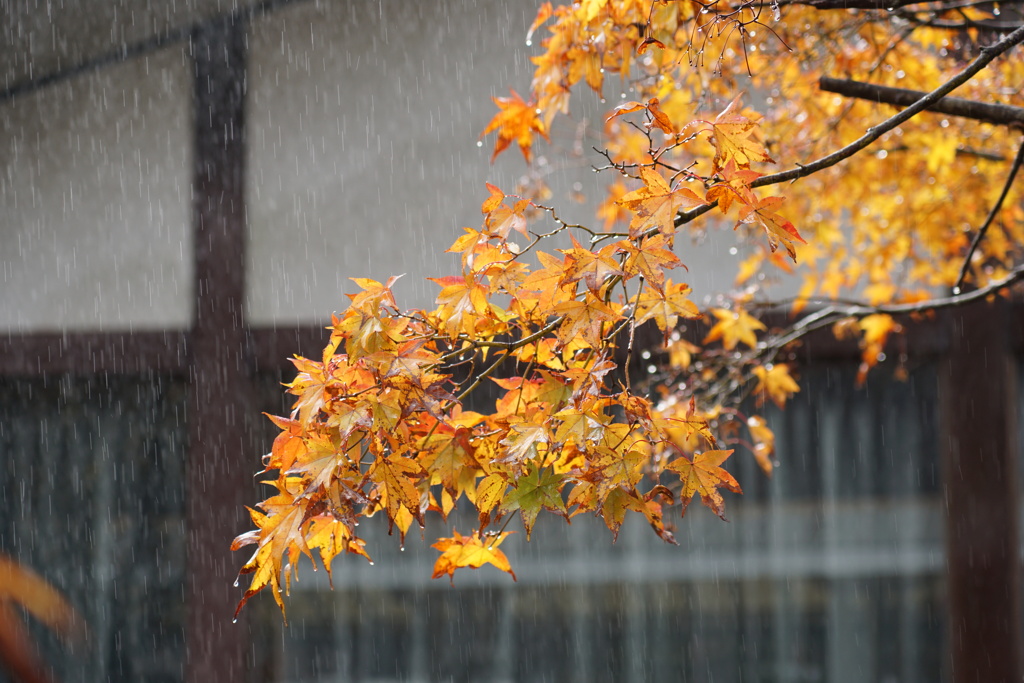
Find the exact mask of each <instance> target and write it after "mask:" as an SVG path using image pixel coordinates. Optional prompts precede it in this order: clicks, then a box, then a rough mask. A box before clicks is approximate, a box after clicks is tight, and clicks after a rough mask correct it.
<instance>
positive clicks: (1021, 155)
mask: <svg viewBox="0 0 1024 683" xmlns="http://www.w3.org/2000/svg"><path fill="white" fill-rule="evenodd" d="M1022 163H1024V141H1021V144H1020V149H1018V150H1017V157H1016V158H1015V159H1014V160H1013V166H1012V167H1011V168H1010V174H1009V175H1008V176H1007V177H1006V183H1004V184H1003V191H1002V192H1001V193H1000V194H999V199H997V200H996V203H995V204H993V205H992V210H991V211H989V212H988V216H987V217H986V218H985V222H984V224H982V226H981V227H980V228H979V229H978V234H977V235H975V236H974V240H973V241H972V242H971V248H970V249H968V250H967V256H965V257H964V263H963V265H962V266H960V276H959V277H958V278H957V279H956V285H954V286H953V291H954V292H959V291H960V287H961V285H963V283H964V278H965V277H967V269H968V268H970V267H971V257H972V256H974V251H975V250H976V249H977V248H978V244H980V243H981V240H982V239H984V237H985V233H987V232H988V228H989V226H990V225H992V221H993V220H995V217H996V214H998V213H999V209H1001V208H1003V202H1004V201H1005V200H1006V195H1007V194H1009V193H1010V187H1011V186H1013V179H1014V178H1016V177H1017V171H1019V170H1020V167H1021V164H1022Z"/></svg>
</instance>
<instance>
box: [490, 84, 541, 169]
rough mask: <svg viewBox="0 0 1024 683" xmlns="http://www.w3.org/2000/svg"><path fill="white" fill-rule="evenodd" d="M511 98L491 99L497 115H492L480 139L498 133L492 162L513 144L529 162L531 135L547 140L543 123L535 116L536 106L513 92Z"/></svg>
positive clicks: (531, 143) (531, 144)
mask: <svg viewBox="0 0 1024 683" xmlns="http://www.w3.org/2000/svg"><path fill="white" fill-rule="evenodd" d="M511 92H512V96H511V97H492V98H491V99H492V100H494V103H495V104H496V105H498V109H499V111H498V113H497V114H495V115H494V118H492V119H491V122H490V123H488V124H487V128H485V129H484V132H483V133H482V134H481V136H480V137H483V136H484V135H487V134H488V133H490V132H492V131H498V139H497V140H496V141H495V143H494V154H492V155H491V161H494V160H495V159H496V158H497V156H498V155H499V154H501V153H502V152H503V151H504V150H505V149H506V148H507V147H508V146H509V145H511V144H512V143H513V142H515V143H516V144H518V145H519V151H521V152H522V153H523V158H525V159H526V161H527V163H529V162H530V158H531V151H530V148H531V147H532V146H533V134H534V133H540V134H541V135H542V136H544V139H545V140H547V139H549V138H548V134H547V130H546V129H545V127H544V122H543V121H541V119H540V117H539V116H538V115H537V104H536V103H535V102H533V101H532V100H531V101H530V102H526V101H524V100H523V98H522V97H520V96H519V93H517V92H516V91H515V90H512V91H511Z"/></svg>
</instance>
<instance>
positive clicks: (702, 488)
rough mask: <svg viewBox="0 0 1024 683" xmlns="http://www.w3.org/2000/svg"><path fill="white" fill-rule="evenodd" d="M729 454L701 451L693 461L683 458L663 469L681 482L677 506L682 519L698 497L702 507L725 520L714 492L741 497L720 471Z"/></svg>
mask: <svg viewBox="0 0 1024 683" xmlns="http://www.w3.org/2000/svg"><path fill="white" fill-rule="evenodd" d="M732 453H733V452H732V450H728V451H704V452H703V453H698V454H696V455H694V456H693V460H691V459H690V458H687V457H686V456H683V457H681V458H677V459H675V460H673V461H672V462H670V463H669V464H668V465H666V466H665V467H666V469H669V470H672V471H673V472H677V473H678V474H679V478H680V479H681V480H682V482H683V491H682V493H681V494H680V496H679V502H680V503H682V506H683V514H684V515H685V514H686V508H687V507H688V506H689V504H690V501H691V500H693V497H694V496H696V495H698V494H699V495H700V500H701V502H702V503H704V505H706V506H707V507H708V508H710V509H711V510H712V511H713V512H714V513H715V514H716V515H718V516H719V517H721V518H722V519H725V501H724V500H723V499H722V494H721V493H719V492H718V489H719V488H726V489H728V490H730V491H732V492H733V493H743V491H742V490H741V489H740V485H739V483H738V482H737V481H736V480H735V479H734V478H733V476H732V475H731V474H729V473H728V472H726V471H725V470H723V469H722V468H721V464H722V463H723V462H725V461H726V459H727V458H728V457H729V456H730V455H732Z"/></svg>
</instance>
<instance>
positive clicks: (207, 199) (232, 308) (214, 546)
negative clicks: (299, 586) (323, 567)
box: [185, 18, 252, 683]
mask: <svg viewBox="0 0 1024 683" xmlns="http://www.w3.org/2000/svg"><path fill="white" fill-rule="evenodd" d="M245 45H246V36H245V24H244V21H242V20H239V19H236V18H225V19H223V20H216V21H212V22H209V23H207V24H204V25H203V26H201V27H200V28H198V29H197V30H196V31H195V33H194V34H193V36H192V40H191V44H190V46H191V50H192V59H193V64H194V66H195V90H194V98H195V100H194V105H195V115H194V126H195V160H194V161H195V178H194V193H195V195H194V211H193V220H194V223H195V224H194V235H195V245H194V248H195V269H196V270H195V286H196V292H195V311H194V320H193V327H192V331H191V335H190V338H189V346H190V349H189V350H190V357H191V377H190V380H191V396H190V401H189V415H188V424H189V445H188V469H187V473H186V478H185V481H186V500H187V503H186V524H187V532H188V544H187V548H188V577H189V579H188V597H187V600H188V619H187V622H186V624H187V626H186V636H185V637H186V666H185V680H186V681H187V682H188V683H207V682H209V681H216V682H217V683H229V682H230V681H241V680H243V678H244V675H245V647H246V643H247V632H246V631H245V630H243V628H242V626H241V625H240V624H232V613H233V611H234V608H235V603H236V602H237V599H238V591H237V590H234V589H233V588H232V583H233V582H234V579H235V575H236V574H237V572H238V566H237V563H236V561H235V558H234V557H233V556H232V554H231V553H230V551H229V550H228V546H229V544H230V542H231V539H232V537H233V536H234V535H235V534H237V533H239V531H242V530H244V529H246V528H247V526H248V525H247V523H246V521H245V520H244V519H243V517H244V509H243V507H242V506H243V504H244V503H245V502H246V501H245V497H246V494H247V493H248V492H249V491H250V490H251V488H252V478H251V477H252V471H251V470H252V466H251V459H246V457H245V456H246V455H247V454H246V452H245V441H246V439H245V430H244V424H245V423H244V418H245V415H246V412H247V410H246V397H247V396H248V395H250V394H251V387H250V385H251V380H250V378H249V375H248V363H247V361H246V356H245V321H244V319H243V303H244V296H245V291H244V288H245V278H244V268H245V249H244V246H245V237H246V226H245V201H244V189H245V180H244V179H245V175H244V170H245V169H244V160H245V148H244V137H245V136H244V132H245V117H244V99H245V93H244V90H245V58H246V52H245Z"/></svg>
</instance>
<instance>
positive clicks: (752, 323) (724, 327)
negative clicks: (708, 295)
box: [704, 308, 768, 351]
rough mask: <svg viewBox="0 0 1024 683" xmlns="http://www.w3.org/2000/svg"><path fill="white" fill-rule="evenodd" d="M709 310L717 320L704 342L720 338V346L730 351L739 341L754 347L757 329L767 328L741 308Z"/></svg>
mask: <svg viewBox="0 0 1024 683" xmlns="http://www.w3.org/2000/svg"><path fill="white" fill-rule="evenodd" d="M711 312H712V313H713V314H714V316H715V317H716V318H718V322H717V323H715V325H714V327H712V328H711V331H710V332H708V336H706V337H705V338H704V343H705V344H707V343H708V342H713V341H716V340H718V339H721V340H722V346H724V347H725V348H726V350H728V351H732V350H733V349H734V348H736V345H737V344H739V343H740V342H742V343H744V344H746V345H747V346H749V347H750V348H754V347H755V346H757V331H758V330H766V329H768V328H766V327H765V326H764V323H762V322H761V321H760V320H758V319H757V318H755V317H753V316H752V315H750V314H748V313H747V312H746V311H744V310H743V309H742V308H737V309H735V310H728V309H725V308H712V309H711Z"/></svg>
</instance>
